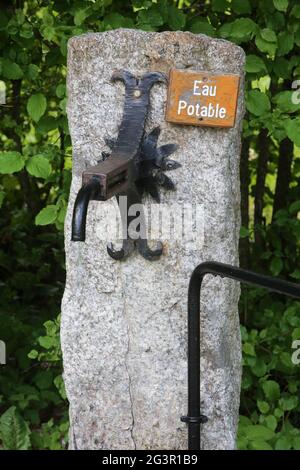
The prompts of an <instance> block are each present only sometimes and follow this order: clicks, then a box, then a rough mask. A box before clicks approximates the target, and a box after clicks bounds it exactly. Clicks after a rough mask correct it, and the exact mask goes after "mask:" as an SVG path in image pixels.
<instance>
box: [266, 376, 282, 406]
mask: <svg viewBox="0 0 300 470" xmlns="http://www.w3.org/2000/svg"><path fill="white" fill-rule="evenodd" d="M262 388H263V391H264V394H265V396H266V398H267V399H268V400H269V401H270V402H274V401H276V400H278V398H279V397H280V387H279V385H278V383H277V382H275V381H274V380H266V381H265V382H263V384H262Z"/></svg>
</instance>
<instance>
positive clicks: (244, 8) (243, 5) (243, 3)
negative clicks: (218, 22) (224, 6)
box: [231, 0, 251, 15]
mask: <svg viewBox="0 0 300 470" xmlns="http://www.w3.org/2000/svg"><path fill="white" fill-rule="evenodd" d="M231 8H232V10H233V11H234V12H235V13H237V14H238V15H247V14H248V13H251V4H250V1H249V0H232V2H231Z"/></svg>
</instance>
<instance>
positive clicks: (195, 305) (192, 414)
mask: <svg viewBox="0 0 300 470" xmlns="http://www.w3.org/2000/svg"><path fill="white" fill-rule="evenodd" d="M206 274H213V275H215V276H221V277H228V278H231V279H235V280H236V281H240V282H244V283H246V284H252V285H255V286H258V287H263V288H265V289H268V290H270V291H273V292H278V293H279V294H283V295H287V296H290V297H295V298H297V299H300V284H295V283H293V282H288V281H283V280H281V279H274V278H273V277H270V276H264V275H262V274H258V273H255V272H253V271H248V270H246V269H242V268H237V267H236V266H231V265H229V264H223V263H217V262H214V261H211V262H206V263H201V264H199V265H198V266H197V267H196V268H195V270H194V271H193V273H192V276H191V279H190V284H189V290H188V415H187V416H182V417H181V421H183V422H185V423H187V424H188V448H189V450H200V424H201V423H205V422H207V421H208V418H207V417H206V416H203V415H201V414H200V293H201V286H202V281H203V278H204V276H205V275H206Z"/></svg>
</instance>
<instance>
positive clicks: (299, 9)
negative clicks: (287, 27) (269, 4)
mask: <svg viewBox="0 0 300 470" xmlns="http://www.w3.org/2000/svg"><path fill="white" fill-rule="evenodd" d="M291 16H294V17H295V18H298V19H299V18H300V5H294V6H293V8H292V11H291Z"/></svg>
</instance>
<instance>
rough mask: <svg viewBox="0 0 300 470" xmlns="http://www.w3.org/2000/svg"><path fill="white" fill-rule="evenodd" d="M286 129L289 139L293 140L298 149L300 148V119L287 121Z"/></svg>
mask: <svg viewBox="0 0 300 470" xmlns="http://www.w3.org/2000/svg"><path fill="white" fill-rule="evenodd" d="M284 127H285V130H286V133H287V136H288V138H289V139H291V141H292V142H294V144H296V145H297V147H300V119H299V118H297V119H287V120H286V121H285V122H284Z"/></svg>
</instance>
